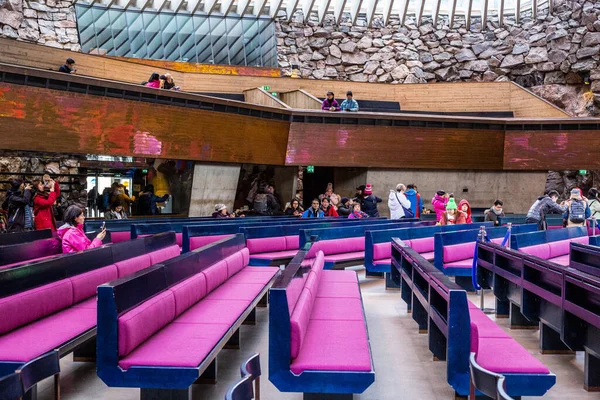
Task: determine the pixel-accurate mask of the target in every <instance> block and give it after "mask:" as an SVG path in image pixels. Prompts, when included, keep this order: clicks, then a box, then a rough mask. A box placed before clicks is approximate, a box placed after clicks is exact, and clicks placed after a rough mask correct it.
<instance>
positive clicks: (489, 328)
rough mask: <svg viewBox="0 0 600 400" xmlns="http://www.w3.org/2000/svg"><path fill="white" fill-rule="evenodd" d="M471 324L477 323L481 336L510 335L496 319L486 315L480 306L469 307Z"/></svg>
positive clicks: (504, 336)
mask: <svg viewBox="0 0 600 400" xmlns="http://www.w3.org/2000/svg"><path fill="white" fill-rule="evenodd" d="M469 316H470V318H471V324H475V325H477V331H478V334H479V337H503V338H510V335H509V334H508V333H506V332H505V331H504V330H503V329H502V328H500V327H499V326H498V325H497V324H496V323H495V322H494V321H492V320H491V319H490V317H488V316H487V315H485V314H484V313H483V312H482V311H481V310H480V309H479V308H469Z"/></svg>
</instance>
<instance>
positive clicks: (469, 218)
mask: <svg viewBox="0 0 600 400" xmlns="http://www.w3.org/2000/svg"><path fill="white" fill-rule="evenodd" d="M463 204H466V205H467V207H469V208H468V209H467V224H472V223H473V218H471V205H470V204H469V202H468V201H467V200H464V199H463V200H461V201H460V203H458V209H459V210H460V211H462V206H463Z"/></svg>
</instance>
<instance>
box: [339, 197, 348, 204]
mask: <svg viewBox="0 0 600 400" xmlns="http://www.w3.org/2000/svg"><path fill="white" fill-rule="evenodd" d="M348 200H350V199H349V198H347V197H342V200H340V202H341V204H346V202H347V201H348Z"/></svg>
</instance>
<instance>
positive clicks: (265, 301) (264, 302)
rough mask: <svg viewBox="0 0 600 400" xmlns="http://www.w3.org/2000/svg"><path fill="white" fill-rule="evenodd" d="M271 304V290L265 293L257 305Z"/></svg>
mask: <svg viewBox="0 0 600 400" xmlns="http://www.w3.org/2000/svg"><path fill="white" fill-rule="evenodd" d="M267 305H269V291H268V290H267V292H266V293H265V295H264V296H263V297H262V298H261V299H260V300H259V301H258V304H257V305H256V306H257V307H266V306H267Z"/></svg>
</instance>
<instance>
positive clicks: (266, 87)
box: [263, 86, 271, 92]
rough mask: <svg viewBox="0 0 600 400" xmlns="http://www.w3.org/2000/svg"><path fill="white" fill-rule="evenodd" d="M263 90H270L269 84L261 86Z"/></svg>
mask: <svg viewBox="0 0 600 400" xmlns="http://www.w3.org/2000/svg"><path fill="white" fill-rule="evenodd" d="M263 90H264V91H265V92H268V91H269V90H271V86H263Z"/></svg>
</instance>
